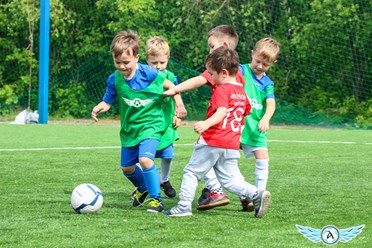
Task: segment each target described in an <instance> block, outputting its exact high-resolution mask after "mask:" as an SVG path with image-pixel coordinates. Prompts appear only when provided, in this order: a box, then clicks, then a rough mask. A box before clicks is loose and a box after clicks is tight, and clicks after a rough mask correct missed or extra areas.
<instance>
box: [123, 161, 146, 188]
mask: <svg viewBox="0 0 372 248" xmlns="http://www.w3.org/2000/svg"><path fill="white" fill-rule="evenodd" d="M123 174H124V176H125V177H126V178H128V179H129V181H131V182H132V183H133V185H134V186H135V187H137V189H138V190H139V192H141V193H142V192H143V191H145V190H147V186H146V181H145V178H144V174H143V172H142V170H141V168H139V167H138V166H136V169H135V171H134V173H133V174H127V173H125V172H123Z"/></svg>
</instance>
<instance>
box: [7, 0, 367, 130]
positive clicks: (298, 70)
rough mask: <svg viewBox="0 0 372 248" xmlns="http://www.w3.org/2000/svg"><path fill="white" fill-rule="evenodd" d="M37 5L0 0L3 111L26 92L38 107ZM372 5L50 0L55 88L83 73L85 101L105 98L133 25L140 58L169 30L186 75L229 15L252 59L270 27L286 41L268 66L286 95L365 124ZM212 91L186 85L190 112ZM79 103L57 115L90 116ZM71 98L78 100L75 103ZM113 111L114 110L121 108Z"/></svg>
mask: <svg viewBox="0 0 372 248" xmlns="http://www.w3.org/2000/svg"><path fill="white" fill-rule="evenodd" d="M39 7H40V6H39V2H35V1H27V0H19V1H14V0H13V1H6V3H2V4H1V5H0V8H1V11H0V33H1V34H2V35H1V37H0V47H1V48H0V50H1V54H2V55H3V56H0V87H1V88H0V100H1V102H0V105H1V107H2V110H1V112H2V113H6V112H11V110H12V109H15V108H19V107H20V106H19V105H21V106H22V107H26V106H27V104H28V103H27V102H28V101H27V98H28V97H30V98H31V99H32V102H31V106H32V107H36V106H37V102H36V101H37V99H38V96H37V93H38V92H37V82H36V80H37V78H38V77H37V63H38V59H37V58H35V57H36V55H37V52H38V50H39V47H38V46H39V30H38V29H39V26H38V24H39V18H40V17H39ZM371 8H372V6H371V3H370V2H368V1H357V0H352V1H350V0H340V1H332V0H326V1H320V0H312V1H305V0H296V1H293V0H288V1H283V2H280V1H266V0H258V1H243V2H242V1H238V0H231V1H207V0H201V1H194V0H187V1H179V0H169V1H160V0H151V1H145V0H130V1H126V0H113V1H106V0H89V1H88V0H83V1H74V0H52V1H51V8H50V19H51V22H50V23H51V33H50V42H51V45H50V53H49V54H50V78H49V81H50V95H51V96H52V97H53V96H55V95H57V92H56V91H57V90H58V89H61V88H62V89H66V87H67V86H69V84H70V82H71V81H74V82H77V83H81V84H84V83H82V82H86V84H85V85H86V86H85V87H84V89H85V90H86V91H88V92H85V93H84V95H85V97H84V98H83V99H84V101H85V100H86V99H89V101H91V102H92V103H91V105H94V103H97V102H98V101H100V100H101V98H102V95H103V93H104V90H105V82H106V79H107V76H108V75H109V74H110V73H112V72H113V70H114V68H113V66H112V58H111V56H110V54H109V46H110V43H111V40H112V38H113V37H114V35H115V34H116V33H117V32H118V31H120V30H127V29H133V30H135V31H137V32H138V34H139V35H140V37H141V44H142V48H141V50H140V53H141V57H142V58H144V44H145V41H146V39H147V37H148V36H149V35H161V36H163V37H165V38H166V39H167V40H168V42H169V44H170V47H171V62H170V64H169V69H170V70H171V71H173V72H174V73H175V74H176V75H177V76H178V77H179V81H180V82H182V81H185V80H186V79H188V78H190V77H193V76H195V75H198V74H200V72H202V71H204V65H203V61H204V58H205V56H206V55H207V54H208V47H207V40H206V38H207V37H206V34H207V32H208V31H209V30H210V29H211V28H212V27H214V26H216V25H219V24H230V25H233V26H234V27H235V28H236V30H237V32H238V34H239V37H240V39H239V45H238V47H237V51H238V52H239V54H240V59H241V62H242V63H243V64H245V63H249V62H250V51H251V49H252V48H253V46H254V44H255V43H256V42H257V41H258V40H259V39H261V38H263V37H265V36H270V37H273V38H275V39H277V40H278V41H279V42H280V44H281V53H280V57H279V59H278V62H277V64H276V65H275V66H273V67H272V68H271V69H270V71H269V72H268V74H269V75H270V77H271V79H273V81H274V82H275V87H276V88H275V92H276V97H277V98H278V99H279V100H282V101H286V102H288V103H291V104H294V105H299V106H298V107H304V108H306V109H307V110H306V111H308V112H311V113H312V114H313V115H317V114H324V115H326V116H329V117H330V118H329V119H333V116H334V119H337V120H341V119H349V118H350V119H354V120H358V122H359V121H362V122H363V123H364V122H365V121H366V120H368V119H369V117H370V114H369V112H368V111H367V109H368V108H369V107H368V106H369V105H370V103H371V102H370V99H371V96H372V93H371V92H372V83H371V82H372V79H371V70H369V68H371V67H372V64H371V63H372V60H371V57H370V54H371V53H370V50H371V49H370V42H369V40H370V37H371V32H372V21H371V18H370V10H371ZM31 34H32V35H31ZM30 38H31V39H32V40H33V46H34V47H33V51H30V49H31V48H30ZM30 67H31V68H32V76H31V78H30V75H29V71H30V70H29V69H30ZM30 82H31V96H28V95H29V94H28V85H29V83H30ZM71 92H73V91H71ZM77 92H79V91H77ZM58 94H61V92H58ZM62 96H65V97H67V96H68V97H72V96H70V95H69V94H66V93H65V94H62V95H61V96H60V98H62ZM207 96H208V94H204V90H198V91H195V92H188V93H186V94H185V99H184V100H185V103H186V104H187V106H186V107H187V108H188V109H189V113H199V112H201V111H200V108H201V107H202V106H205V104H206V101H207ZM76 99H79V97H76ZM52 101H53V99H52ZM198 101H200V103H198ZM55 104H57V103H53V105H55ZM81 105H82V106H87V108H86V109H85V113H83V111H84V110H82V109H66V107H57V106H53V108H51V112H50V115H51V116H53V115H58V116H61V115H63V114H66V115H70V116H72V117H75V118H77V117H79V116H89V113H90V111H91V110H90V109H89V106H88V105H89V104H88V103H87V102H82V103H81ZM67 106H69V107H70V108H77V106H78V104H71V105H67ZM4 108H5V109H4ZM57 109H61V110H59V111H58V112H56V111H57ZM62 109H63V110H62ZM279 111H280V109H279ZM285 112H286V111H285ZM111 113H112V114H114V115H115V114H117V112H115V109H113V112H111ZM277 114H279V115H280V113H279V112H277ZM337 115H339V116H338V117H336V116H337ZM193 116H194V115H191V117H190V118H194V117H193ZM288 118H289V116H288V117H287V119H288ZM291 118H293V119H297V117H296V116H292V117H291ZM279 119H280V118H278V119H277V120H279ZM296 122H297V121H296ZM303 122H304V123H305V122H306V120H305V119H304V120H303ZM341 122H342V121H341ZM337 123H339V121H337ZM329 125H332V123H329ZM358 126H365V125H359V124H358Z"/></svg>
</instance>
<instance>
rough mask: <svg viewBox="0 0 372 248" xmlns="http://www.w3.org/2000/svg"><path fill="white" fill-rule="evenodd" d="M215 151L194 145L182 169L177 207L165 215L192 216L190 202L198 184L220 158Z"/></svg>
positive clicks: (212, 148)
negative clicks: (187, 161) (188, 159)
mask: <svg viewBox="0 0 372 248" xmlns="http://www.w3.org/2000/svg"><path fill="white" fill-rule="evenodd" d="M215 149H218V148H215V147H211V146H206V145H201V144H195V145H194V151H193V153H192V155H191V158H190V161H189V163H188V164H187V165H186V167H185V169H184V174H183V178H182V184H181V190H180V200H179V202H178V205H177V206H175V207H173V208H172V209H170V210H167V211H165V214H166V215H169V216H179V217H182V216H189V215H192V201H193V200H194V197H195V191H196V188H197V186H198V182H199V181H200V180H201V179H202V178H203V177H204V175H205V174H206V173H207V172H208V171H209V170H210V169H211V168H212V167H213V164H214V163H215V162H216V161H217V160H218V158H219V156H220V153H218V152H215Z"/></svg>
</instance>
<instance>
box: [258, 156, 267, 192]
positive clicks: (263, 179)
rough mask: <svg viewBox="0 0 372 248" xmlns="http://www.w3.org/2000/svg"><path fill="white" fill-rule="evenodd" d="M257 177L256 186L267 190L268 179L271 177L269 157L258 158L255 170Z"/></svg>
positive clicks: (260, 189)
mask: <svg viewBox="0 0 372 248" xmlns="http://www.w3.org/2000/svg"><path fill="white" fill-rule="evenodd" d="M254 175H255V177H256V187H257V189H258V190H259V191H262V190H266V185H267V179H268V177H269V159H256V168H255V171H254Z"/></svg>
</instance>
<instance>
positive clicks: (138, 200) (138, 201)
mask: <svg viewBox="0 0 372 248" xmlns="http://www.w3.org/2000/svg"><path fill="white" fill-rule="evenodd" d="M148 193H149V192H148V191H147V190H145V191H143V192H142V193H141V192H139V190H138V189H136V190H135V192H134V194H135V195H134V198H133V202H132V206H133V207H138V206H141V205H142V204H143V202H144V201H145V199H146V197H147V195H148ZM132 195H133V193H132Z"/></svg>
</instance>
